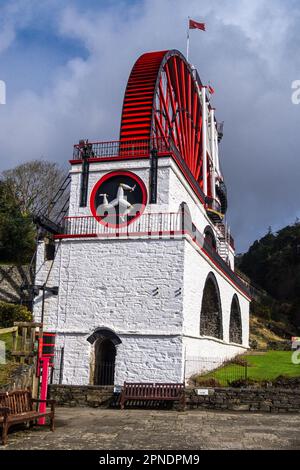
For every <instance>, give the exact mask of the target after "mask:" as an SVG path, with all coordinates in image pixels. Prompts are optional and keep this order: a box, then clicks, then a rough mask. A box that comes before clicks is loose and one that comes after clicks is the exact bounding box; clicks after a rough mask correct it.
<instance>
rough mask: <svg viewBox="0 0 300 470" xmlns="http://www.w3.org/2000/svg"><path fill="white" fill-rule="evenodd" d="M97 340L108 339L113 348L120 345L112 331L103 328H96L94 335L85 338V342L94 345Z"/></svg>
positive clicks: (118, 339)
mask: <svg viewBox="0 0 300 470" xmlns="http://www.w3.org/2000/svg"><path fill="white" fill-rule="evenodd" d="M98 339H110V340H111V342H112V343H113V344H114V345H115V346H117V345H118V344H121V343H122V341H121V340H120V338H119V336H118V335H117V334H116V333H115V332H114V331H113V330H111V329H110V328H105V327H100V328H96V329H95V331H94V333H92V334H91V335H90V336H89V337H88V338H87V341H88V342H89V343H91V344H94V342H95V341H96V340H98Z"/></svg>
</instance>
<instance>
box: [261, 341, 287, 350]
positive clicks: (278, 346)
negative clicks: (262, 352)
mask: <svg viewBox="0 0 300 470" xmlns="http://www.w3.org/2000/svg"><path fill="white" fill-rule="evenodd" d="M267 348H268V350H271V351H291V349H292V343H291V341H269V342H268V345H267Z"/></svg>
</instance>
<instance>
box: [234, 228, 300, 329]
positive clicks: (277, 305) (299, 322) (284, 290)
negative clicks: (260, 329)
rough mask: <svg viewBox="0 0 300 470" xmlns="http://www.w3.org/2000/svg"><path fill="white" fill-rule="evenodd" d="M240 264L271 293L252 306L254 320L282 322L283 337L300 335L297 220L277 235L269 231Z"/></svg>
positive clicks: (255, 243) (299, 273) (279, 326)
mask: <svg viewBox="0 0 300 470" xmlns="http://www.w3.org/2000/svg"><path fill="white" fill-rule="evenodd" d="M237 265H238V268H239V269H240V270H241V271H242V272H243V273H245V274H246V275H247V276H248V277H249V278H250V279H251V281H252V282H254V283H255V284H257V285H258V286H260V287H261V288H262V289H264V290H265V291H266V292H267V295H266V296H262V297H261V298H260V299H257V300H256V301H255V302H253V303H252V305H251V312H252V317H259V318H261V319H262V321H263V322H265V321H267V322H270V321H273V322H278V328H279V329H278V331H277V335H278V336H279V337H284V336H288V335H290V334H295V333H297V332H298V334H299V331H300V222H299V221H298V220H297V221H296V222H295V224H293V225H289V226H287V227H284V228H283V229H281V230H279V231H278V232H276V233H272V231H271V230H269V232H268V233H267V234H266V235H265V236H264V237H262V238H261V239H260V240H256V241H255V242H254V243H253V244H252V246H251V247H250V248H249V250H248V252H247V253H245V254H243V255H241V256H240V257H239V258H238V260H237ZM257 321H258V320H257ZM252 323H253V322H252ZM253 326H255V322H254V325H253ZM256 326H258V325H256ZM273 326H274V327H275V328H276V324H274V325H273ZM285 332H286V335H285Z"/></svg>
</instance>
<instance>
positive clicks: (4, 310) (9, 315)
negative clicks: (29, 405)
mask: <svg viewBox="0 0 300 470" xmlns="http://www.w3.org/2000/svg"><path fill="white" fill-rule="evenodd" d="M15 321H24V322H25V321H28V322H30V321H32V313H31V312H30V311H29V310H28V308H27V307H24V305H15V304H10V303H7V302H1V301H0V328H9V327H11V326H13V325H14V322H15Z"/></svg>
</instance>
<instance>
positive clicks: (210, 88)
mask: <svg viewBox="0 0 300 470" xmlns="http://www.w3.org/2000/svg"><path fill="white" fill-rule="evenodd" d="M208 91H209V93H210V94H211V95H213V94H214V92H215V89H214V88H213V87H212V86H210V85H208Z"/></svg>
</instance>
